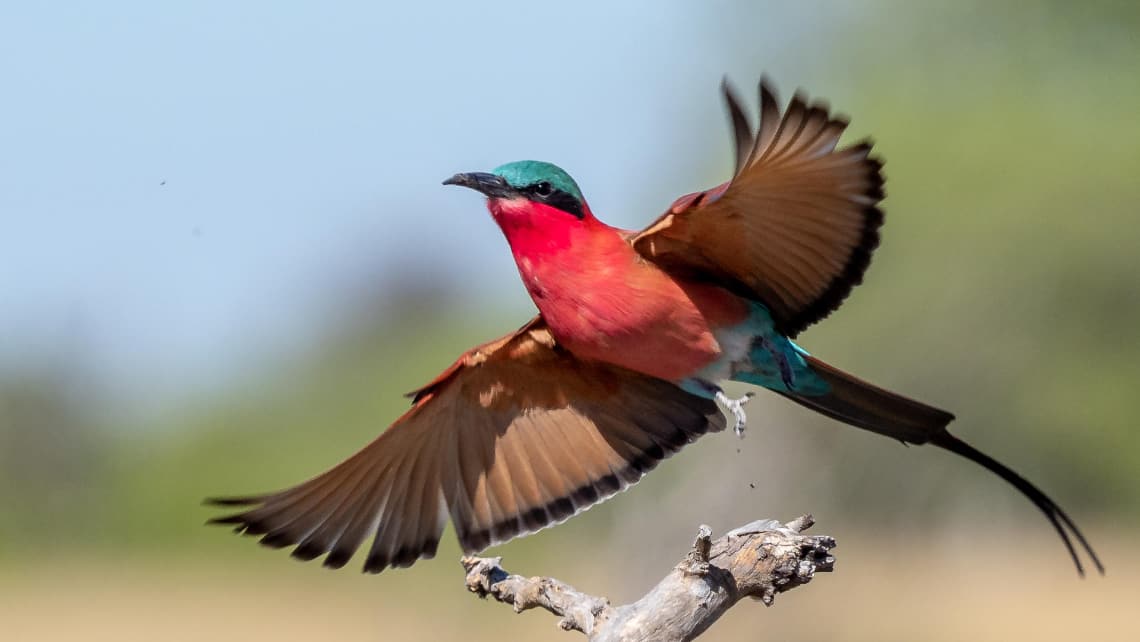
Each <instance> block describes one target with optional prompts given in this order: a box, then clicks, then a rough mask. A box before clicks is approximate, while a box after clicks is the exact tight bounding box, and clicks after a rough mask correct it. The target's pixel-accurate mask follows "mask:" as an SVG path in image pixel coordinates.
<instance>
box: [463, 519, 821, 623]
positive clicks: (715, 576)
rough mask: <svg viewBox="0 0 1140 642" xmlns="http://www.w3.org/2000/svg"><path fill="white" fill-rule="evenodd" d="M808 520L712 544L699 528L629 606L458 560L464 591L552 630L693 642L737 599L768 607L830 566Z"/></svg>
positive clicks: (743, 531) (495, 560)
mask: <svg viewBox="0 0 1140 642" xmlns="http://www.w3.org/2000/svg"><path fill="white" fill-rule="evenodd" d="M812 523H813V520H812V517H811V515H804V516H803V517H799V518H797V519H794V520H792V521H791V522H788V523H787V524H781V523H780V522H778V521H776V520H770V519H769V520H759V521H756V522H752V523H751V524H748V525H745V526H741V527H740V528H737V529H734V530H731V531H729V532H728V533H725V534H724V536H722V537H720V538H718V539H716V540H715V541H714V540H712V539H711V537H712V530H711V529H710V528H709V527H708V526H701V527H700V529H699V530H698V532H697V539H696V541H695V542H693V547H692V550H690V551H689V553H688V555H686V556H685V559H683V560H681V562H680V563H678V564H677V565H676V566H675V567H673V570H671V571H670V572H669V574H668V575H666V576H665V578H664V579H662V580H661V581H660V582H659V583H658V584H657V586H655V587H653V589H652V590H650V591H649V593H647V594H645V596H644V597H642V598H641V599H640V600H638V601H636V602H634V603H633V604H626V605H623V606H611V605H610V601H609V600H608V599H606V598H604V597H596V596H593V595H588V594H586V593H582V592H581V591H579V590H577V589H575V588H574V587H572V586H570V585H568V584H565V583H563V582H561V581H559V580H556V579H554V578H549V577H531V578H525V577H522V576H519V575H511V574H509V573H507V572H506V571H505V570H503V568H502V566H500V563H501V562H502V558H501V557H492V558H485V557H464V558H463V560H462V563H463V568H464V569H466V570H467V590H469V591H471V592H473V593H476V594H478V595H479V596H480V597H487V596H488V595H489V596H491V597H493V598H495V599H496V600H498V601H500V602H503V603H506V604H510V605H512V606H513V607H514V609H515V612H516V613H521V612H522V611H525V610H527V609H532V608H534V607H541V608H544V609H546V610H547V611H550V612H551V613H553V614H555V615H557V616H560V617H561V618H562V619H561V620H559V622H558V626H559V627H561V628H562V629H564V630H567V631H569V630H574V631H581V632H582V633H584V634H586V637H587V638H589V640H590V642H618V641H620V642H638V641H649V640H658V641H659V640H692V639H694V638H696V637H697V636H699V635H700V634H702V633H704V632H705V631H706V630H707V629H708V628H709V627H710V626H712V624H713V622H716V620H717V619H718V618H720V616H721V615H723V614H724V613H725V612H726V611H728V609H730V608H731V607H732V606H733V605H734V604H736V603H737V602H738V601H740V599H741V598H743V597H751V598H754V599H758V600H760V601H762V602H763V603H764V604H766V605H769V606H770V605H771V604H772V601H773V600H774V599H775V597H776V594H777V593H782V592H784V591H787V590H791V589H793V588H795V587H797V586H800V585H802V584H807V583H808V582H810V581H811V579H812V577H814V575H815V573H816V571H820V572H830V571H831V570H832V568H833V567H834V564H835V558H834V557H832V556H831V552H830V551H831V549H832V548H834V547H835V540H834V539H832V538H831V537H828V536H826V535H819V536H807V535H803V534H802V532H803V531H805V530H807V529H808V528H809V527H810V526H811V525H812Z"/></svg>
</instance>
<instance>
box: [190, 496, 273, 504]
mask: <svg viewBox="0 0 1140 642" xmlns="http://www.w3.org/2000/svg"><path fill="white" fill-rule="evenodd" d="M263 501H265V496H264V495H254V496H247V497H207V498H205V499H203V500H202V505H203V506H253V505H254V504H260V503H262V502H263Z"/></svg>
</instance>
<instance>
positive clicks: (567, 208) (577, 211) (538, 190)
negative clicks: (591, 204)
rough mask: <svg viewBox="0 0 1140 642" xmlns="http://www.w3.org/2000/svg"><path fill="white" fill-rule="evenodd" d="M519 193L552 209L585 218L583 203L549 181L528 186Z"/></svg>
mask: <svg viewBox="0 0 1140 642" xmlns="http://www.w3.org/2000/svg"><path fill="white" fill-rule="evenodd" d="M519 191H520V192H521V193H522V194H524V195H525V196H526V197H527V198H528V199H530V200H532V201H536V202H538V203H545V204H547V205H549V206H551V207H556V208H558V209H560V210H562V211H563V212H566V213H567V214H570V215H572V216H574V217H576V218H584V217H585V215H584V214H583V213H582V203H581V201H579V200H578V199H577V198H575V197H574V196H573V195H571V194H569V193H568V192H565V191H563V190H560V189H556V188H555V187H554V186H553V185H551V184H550V183H549V182H547V181H539V182H537V183H534V184H531V185H527V186H526V187H524V188H523V189H521V190H519Z"/></svg>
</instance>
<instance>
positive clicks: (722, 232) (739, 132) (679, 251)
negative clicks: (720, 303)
mask: <svg viewBox="0 0 1140 642" xmlns="http://www.w3.org/2000/svg"><path fill="white" fill-rule="evenodd" d="M723 90H724V96H725V100H726V101H727V103H728V110H729V115H730V117H731V119H732V125H733V132H734V134H735V139H736V173H735V175H734V176H733V178H732V180H730V181H729V182H727V183H724V184H722V185H720V186H718V187H715V188H713V189H710V190H707V191H703V192H697V193H694V194H689V195H687V196H683V197H681V198H679V199H677V201H676V202H674V203H673V205H672V206H670V208H669V209H668V210H667V211H666V212H665V214H664V215H662V216H661V218H659V219H658V220H657V221H655V222H654V223H653V224H652V225H650V226H649V227H647V228H646V229H645V230H643V231H642V232H640V233H638V234H637V235H636V236H634V238H633V239H632V241H631V242H632V243H633V246H634V248H635V249H636V250H637V251H638V252H639V253H640V254H641V255H642V256H644V257H645V258H647V259H649V260H651V261H653V262H655V263H657V264H658V265H661V266H662V267H664V268H665V269H668V270H670V271H674V272H677V273H681V274H685V275H686V276H689V277H696V278H707V279H710V280H715V281H717V282H718V283H722V284H726V285H728V286H729V287H730V288H731V289H733V290H734V291H736V292H737V293H738V294H740V295H742V296H745V297H749V298H752V299H755V300H758V301H760V302H761V303H763V304H765V305H766V306H767V307H768V308H769V310H770V311H771V313H772V316H773V318H774V320H775V322H776V329H777V330H778V331H780V332H781V333H782V334H784V335H787V336H789V337H794V336H795V335H797V334H799V333H800V332H801V331H802V330H804V329H805V328H807V327H808V326H810V325H811V324H813V323H815V322H816V321H819V320H820V319H822V318H824V317H826V316H827V315H828V314H830V313H831V312H832V311H833V310H835V309H836V308H837V307H839V305H840V303H842V302H843V299H844V298H846V297H847V295H848V294H849V293H850V292H851V289H852V288H853V287H854V286H856V285H857V284H859V282H860V281H862V278H863V273H864V272H865V271H866V269H867V266H868V265H869V264H870V262H871V252H872V251H873V250H874V249H875V247H876V246H877V245H878V243H879V227H880V226H881V225H882V223H883V215H882V212H880V211H879V209H878V207H877V206H876V205H877V203H878V202H879V201H880V200H882V198H883V177H882V175H881V173H880V170H881V168H882V163H880V162H879V161H878V160H876V159H875V158H872V157H871V156H870V152H871V143H870V142H862V143H858V144H855V145H852V146H850V147H845V148H842V149H836V145H837V144H838V142H839V137H840V135H842V133H843V130H844V129H846V127H847V121H846V120H845V119H843V118H842V117H838V116H835V117H833V116H831V115H830V114H829V111H828V107H827V106H826V105H824V104H822V103H819V102H813V103H810V104H809V103H808V100H807V98H805V97H804V96H803V95H801V94H799V93H797V94H796V95H795V96H794V97H793V98H792V100H791V102H790V103H789V104H788V108H787V110H785V111H784V112H783V113H782V114H781V113H780V109H779V107H778V106H777V104H776V98H775V96H774V94H773V93H772V90H771V89H770V88H769V86H768V83H767V80H761V81H760V128H759V131H758V132H757V133H756V134H755V135H753V133H752V132H753V130H752V128H751V125H750V124H749V119H748V117H747V116H746V115H745V113H744V110H743V109H742V108H741V106H740V101H739V100H738V99H737V98H736V96H735V95H734V94H733V92H732V90H731V89H730V88H729V86H728V84H727V83H725V85H724V86H723Z"/></svg>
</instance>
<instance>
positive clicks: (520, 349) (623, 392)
mask: <svg viewBox="0 0 1140 642" xmlns="http://www.w3.org/2000/svg"><path fill="white" fill-rule="evenodd" d="M412 396H413V398H414V402H413V406H412V408H411V409H410V410H409V411H408V412H407V413H405V414H404V416H402V417H401V418H399V419H398V420H396V422H395V423H394V424H393V425H392V426H391V427H390V428H389V429H388V430H387V431H385V432H384V433H382V434H381V435H380V436H379V437H377V438H376V439H375V440H374V441H373V442H372V443H370V444H369V445H367V446H365V447H364V448H363V449H362V450H360V451H359V452H357V453H356V454H355V455H353V456H352V457H349V458H348V459H347V460H345V461H344V462H342V463H341V464H339V465H337V466H335V467H334V468H332V469H330V470H329V471H327V472H325V473H323V474H322V475H319V476H317V477H315V478H313V479H311V480H309V481H307V482H304V483H302V484H299V485H297V486H295V487H293V488H290V489H286V490H284V491H280V492H277V493H271V494H268V495H261V496H255V497H246V498H237V499H223V500H217V501H216V502H215V503H217V504H220V505H224V506H240V507H242V508H243V509H244V510H242V511H241V512H239V513H236V514H233V515H226V516H222V517H219V518H216V519H214V520H211V521H213V522H216V523H222V524H230V525H233V526H235V527H236V528H237V530H238V531H239V532H243V533H246V534H251V535H264V537H263V538H262V540H261V541H262V542H263V543H265V544H268V545H271V546H275V547H285V546H292V545H296V548H295V549H294V550H293V556H294V557H297V558H300V559H306V560H307V559H314V558H317V557H320V556H321V555H325V554H327V556H326V557H325V560H324V564H325V565H326V566H330V567H334V568H339V567H341V566H344V565H345V564H346V563H347V562H348V561H349V559H350V558H351V557H352V555H353V554H354V553H355V552H356V551H357V550H358V549H359V548H360V547H361V546H362V545H363V544H364V543H365V541H366V540H367V539H368V538H369V537H371V538H372V543H371V545H370V546H369V549H368V554H367V557H366V559H365V564H364V570H365V571H368V572H380V571H382V570H383V569H385V568H387V567H389V566H393V567H402V566H409V565H411V564H412V563H414V562H415V561H416V560H417V559H421V558H425V557H431V556H433V555H434V554H435V551H436V548H437V546H438V544H439V538H440V537H441V535H442V532H443V528H444V525H445V522H446V520H447V518H448V517H450V519H451V520H452V522H454V524H455V530H456V534H457V535H458V537H459V541H460V545H461V547H462V548H463V550H465V551H467V552H475V551H479V550H482V549H483V548H485V547H487V546H489V545H492V544H495V543H499V542H504V541H507V540H509V539H511V538H513V537H516V536H518V535H523V534H526V533H531V532H534V531H537V530H540V529H542V528H545V527H547V526H550V525H551V524H554V523H558V522H561V521H564V520H566V519H568V518H569V517H571V516H573V515H575V514H577V513H579V512H581V511H582V510H585V509H586V508H588V507H590V506H591V505H593V504H596V503H597V502H600V501H602V500H604V499H606V498H608V497H610V496H612V495H614V494H615V493H617V492H619V491H621V490H623V489H625V488H627V487H628V486H629V485H630V484H632V483H635V482H636V481H637V480H639V479H640V478H641V476H642V475H643V474H644V473H645V472H647V471H648V470H650V469H652V468H653V467H654V466H655V465H656V464H657V463H658V462H659V461H660V460H661V459H663V458H665V457H667V456H669V455H670V454H671V453H673V452H676V451H677V450H678V449H680V448H681V447H683V446H684V445H685V444H687V443H689V442H691V441H693V440H694V439H696V438H697V437H699V436H700V435H702V434H704V433H706V432H709V431H715V430H721V429H723V428H724V417H723V415H721V413H720V411H719V410H718V409H717V408H716V405H715V404H714V403H713V402H711V401H709V400H707V399H704V398H701V397H697V396H694V395H691V394H689V393H687V392H685V391H684V390H682V389H681V388H679V387H677V386H676V385H674V384H672V383H670V382H667V381H662V380H659V379H654V378H652V377H647V376H645V375H641V374H637V373H634V372H631V371H627V370H623V369H621V368H617V367H615V366H609V365H605V364H601V363H596V362H589V363H586V362H581V361H578V360H577V359H576V358H575V357H574V356H573V355H571V354H570V353H569V352H567V351H566V350H564V349H562V348H561V347H560V346H558V345H557V344H556V342H555V341H554V339H553V336H552V335H551V334H550V331H549V330H548V329H547V328H546V327H545V326H544V325H543V324H542V323H541V321H539V320H535V321H532V322H531V323H529V324H527V325H526V326H523V328H522V329H520V330H519V331H517V332H515V333H512V334H510V335H507V336H506V337H503V338H502V339H499V340H497V341H494V342H491V343H488V344H485V345H483V346H479V347H477V348H475V349H473V350H471V351H469V352H468V353H466V354H464V355H463V356H462V357H461V358H460V359H459V360H458V361H456V363H455V364H454V365H452V366H451V367H450V368H448V369H447V370H446V371H445V372H444V373H443V374H442V375H440V376H439V377H437V378H436V379H435V380H434V381H432V382H431V383H430V384H428V385H427V386H425V387H424V388H422V389H420V390H418V391H416V392H414V393H413V394H412Z"/></svg>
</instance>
